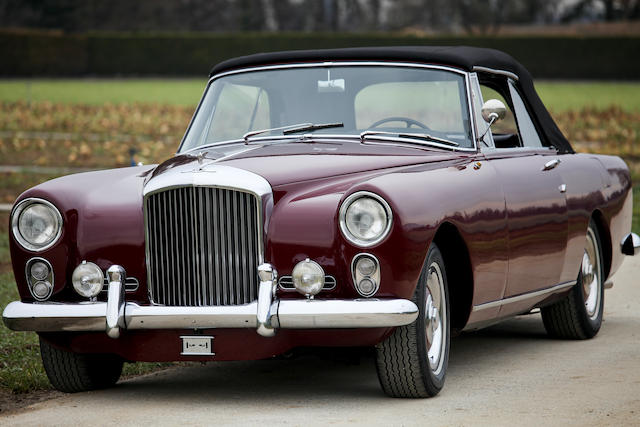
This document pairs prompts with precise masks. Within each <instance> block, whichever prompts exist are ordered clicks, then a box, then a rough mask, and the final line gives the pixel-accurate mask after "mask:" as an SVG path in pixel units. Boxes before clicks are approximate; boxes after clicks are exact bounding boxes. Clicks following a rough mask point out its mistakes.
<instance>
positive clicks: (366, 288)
mask: <svg viewBox="0 0 640 427" xmlns="http://www.w3.org/2000/svg"><path fill="white" fill-rule="evenodd" d="M358 291H359V292H360V293H361V294H362V295H372V294H373V293H374V292H375V291H376V284H375V283H374V282H373V280H371V279H369V278H366V279H362V280H361V281H360V282H359V283H358Z"/></svg>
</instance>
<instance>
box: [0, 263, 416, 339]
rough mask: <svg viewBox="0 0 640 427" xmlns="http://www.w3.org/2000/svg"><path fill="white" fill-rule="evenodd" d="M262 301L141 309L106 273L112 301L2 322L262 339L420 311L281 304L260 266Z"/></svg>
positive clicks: (362, 302)
mask: <svg viewBox="0 0 640 427" xmlns="http://www.w3.org/2000/svg"><path fill="white" fill-rule="evenodd" d="M258 274H259V276H260V288H259V292H258V300H257V301H254V302H252V303H250V304H244V305H236V306H215V307H210V306H209V307H168V306H140V305H138V304H136V303H133V302H125V301H124V283H125V272H124V269H123V268H122V267H120V266H112V267H110V268H109V269H108V270H107V277H108V279H109V290H108V300H107V302H85V303H54V302H45V303H23V302H20V301H14V302H12V303H10V304H9V305H7V307H6V308H5V310H4V312H3V313H2V318H3V320H4V323H5V325H6V326H7V327H8V328H9V329H13V330H15V331H37V332H54V331H74V332H80V331H105V332H106V333H107V334H108V335H109V336H110V337H111V338H118V337H119V336H120V330H121V329H128V330H150V329H215V328H256V330H257V332H258V333H259V334H260V335H262V336H267V337H269V336H273V335H274V334H275V331H276V329H278V328H282V329H326V328H378V327H395V326H402V325H407V324H409V323H411V322H413V321H414V320H415V319H416V318H417V316H418V307H417V306H416V305H415V304H414V303H413V302H411V301H409V300H406V299H374V298H370V299H354V300H317V299H305V300H278V299H277V298H275V289H276V286H277V275H276V273H275V271H274V270H273V268H271V266H270V265H268V264H263V265H261V266H260V268H259V271H258Z"/></svg>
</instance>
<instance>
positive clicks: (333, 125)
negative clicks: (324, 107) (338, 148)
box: [282, 122, 344, 135]
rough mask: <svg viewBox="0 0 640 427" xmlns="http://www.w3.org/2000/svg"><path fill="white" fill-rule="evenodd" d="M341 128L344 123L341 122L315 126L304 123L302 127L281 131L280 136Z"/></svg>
mask: <svg viewBox="0 0 640 427" xmlns="http://www.w3.org/2000/svg"><path fill="white" fill-rule="evenodd" d="M343 127H344V123H341V122H336V123H320V124H317V125H316V124H313V123H306V124H305V125H303V126H299V127H295V128H293V129H287V130H285V131H283V132H282V134H283V135H289V134H292V133H298V132H306V131H310V130H318V129H331V128H343Z"/></svg>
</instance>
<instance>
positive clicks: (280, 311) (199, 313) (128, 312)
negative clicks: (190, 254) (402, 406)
mask: <svg viewBox="0 0 640 427" xmlns="http://www.w3.org/2000/svg"><path fill="white" fill-rule="evenodd" d="M276 309H277V312H276V311H275V310H276ZM271 310H273V311H272V313H273V317H272V319H271V324H272V325H273V326H274V327H280V328H283V329H326V328H381V327H382V328H384V327H395V326H402V325H407V324H409V323H411V322H413V321H414V320H415V319H416V318H417V316H418V307H417V306H416V305H415V304H414V303H413V302H411V301H409V300H405V299H374V298H371V299H366V300H365V299H355V300H319V299H314V300H307V299H304V300H303V299H299V300H280V301H279V302H278V301H275V302H274V303H273V304H272V305H271ZM106 311H107V303H105V302H94V303H68V304H60V303H39V304H30V303H23V302H20V301H14V302H12V303H10V304H9V305H7V307H6V308H5V310H4V312H3V314H2V318H3V320H4V323H5V325H6V326H7V327H8V328H9V329H12V330H14V331H39V332H53V331H105V328H106V322H105V315H106ZM257 312H258V303H257V302H252V303H250V304H244V305H237V306H216V307H165V306H139V305H138V304H135V303H132V302H129V303H126V305H125V307H124V313H125V316H124V320H125V322H124V323H125V325H126V329H131V330H152V329H215V328H256V327H257V326H258V321H257Z"/></svg>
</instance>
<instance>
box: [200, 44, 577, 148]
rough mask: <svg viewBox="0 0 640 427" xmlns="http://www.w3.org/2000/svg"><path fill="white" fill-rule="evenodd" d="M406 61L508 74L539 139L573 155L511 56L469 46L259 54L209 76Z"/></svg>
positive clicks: (232, 62)
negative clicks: (317, 63)
mask: <svg viewBox="0 0 640 427" xmlns="http://www.w3.org/2000/svg"><path fill="white" fill-rule="evenodd" d="M349 60H351V61H405V62H420V63H428V64H439V65H448V66H453V67H456V68H460V69H462V70H465V71H474V68H475V69H477V67H481V68H490V69H493V70H500V71H507V72H509V73H513V74H515V75H516V76H517V77H518V81H517V82H516V85H517V86H518V89H519V90H520V93H521V94H522V95H523V98H524V99H525V102H526V103H527V104H528V107H529V110H530V112H531V115H532V116H533V118H534V120H535V121H536V122H537V123H538V125H539V130H540V131H541V133H542V135H541V136H542V137H543V138H544V139H546V141H547V143H548V144H549V145H552V146H554V147H556V148H557V149H558V150H559V151H560V152H562V153H573V149H572V148H571V145H570V144H569V141H567V139H566V138H565V137H564V135H563V134H562V132H561V131H560V129H559V128H558V126H557V125H556V124H555V122H554V121H553V119H552V118H551V115H550V114H549V112H548V111H547V109H546V108H545V106H544V104H543V103H542V101H541V100H540V97H539V96H538V94H537V93H536V91H535V88H534V87H533V79H532V77H531V74H529V72H528V71H527V70H526V69H525V68H524V67H523V66H522V64H520V63H519V62H518V61H516V60H515V59H513V58H512V57H511V56H510V55H508V54H506V53H504V52H501V51H499V50H495V49H486V48H478V47H469V46H402V47H363V48H345V49H318V50H293V51H284V52H272V53H258V54H255V55H249V56H241V57H238V58H233V59H229V60H227V61H223V62H221V63H219V64H217V65H216V66H214V67H213V69H212V70H211V74H210V76H213V75H215V74H219V73H222V72H225V71H230V70H235V69H238V68H246V67H254V66H261V65H273V64H286V63H296V62H310V61H349Z"/></svg>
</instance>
